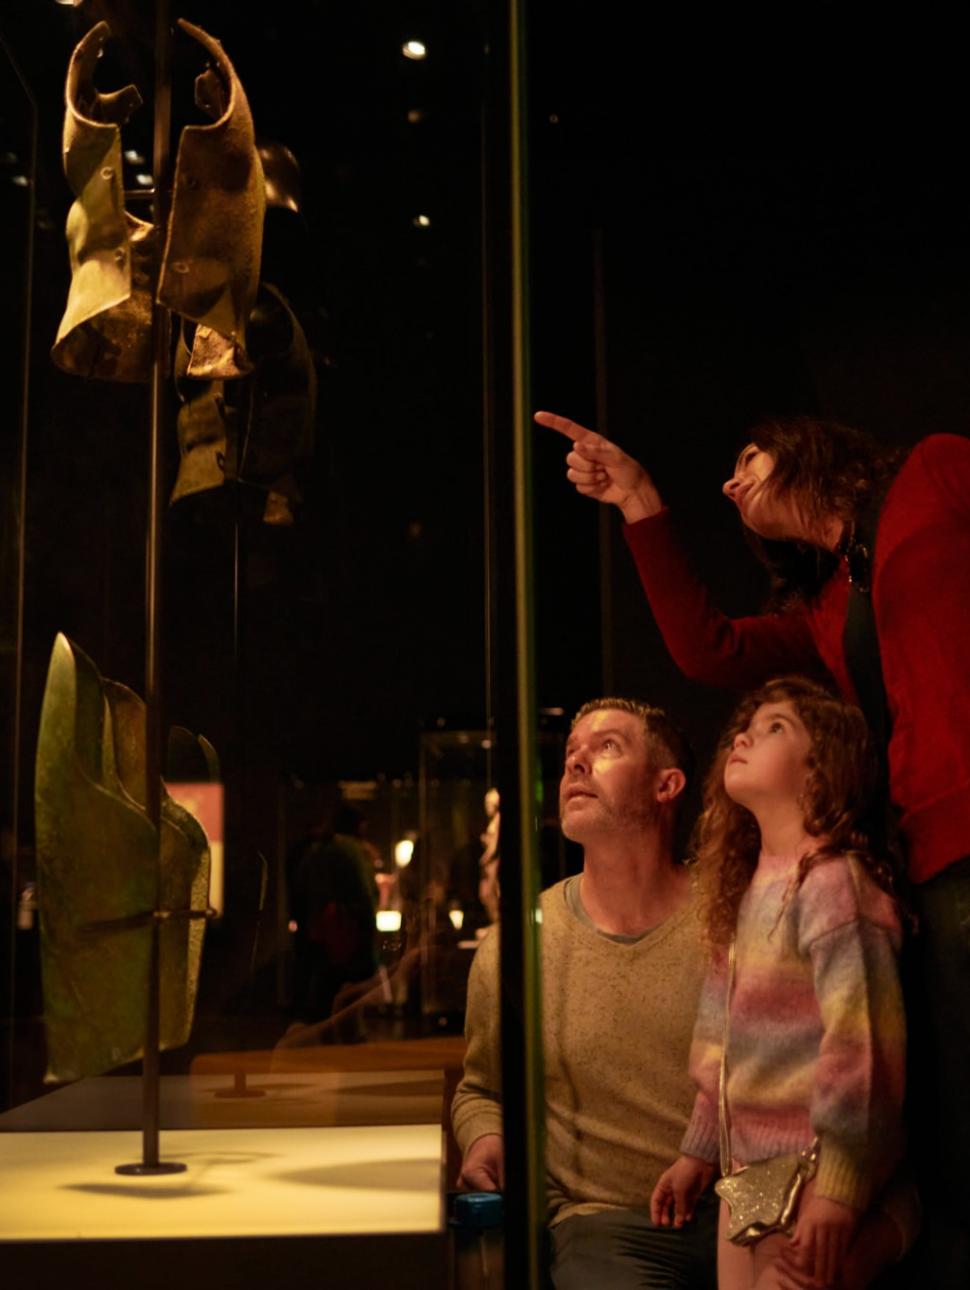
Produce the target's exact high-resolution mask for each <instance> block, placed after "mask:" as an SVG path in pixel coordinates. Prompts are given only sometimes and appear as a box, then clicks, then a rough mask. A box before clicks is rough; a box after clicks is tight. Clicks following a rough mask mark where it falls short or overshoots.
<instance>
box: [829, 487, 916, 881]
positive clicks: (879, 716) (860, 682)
mask: <svg viewBox="0 0 970 1290" xmlns="http://www.w3.org/2000/svg"><path fill="white" fill-rule="evenodd" d="M891 484H892V479H889V480H887V481H886V482H885V483H884V484H883V485H882V486H881V487H880V488H878V489H877V490H876V491H875V492H874V493H873V495H872V496H871V497H870V499H869V502H868V503H867V505H866V506H865V508H864V509H863V510H862V512H861V513H860V514H859V515H858V516H857V518H856V520H855V523H854V525H853V528H852V530H851V533H850V536H849V540H848V542H847V543H846V547H845V558H846V563H847V564H848V566H849V600H848V605H847V608H846V615H845V628H844V630H843V633H842V651H843V656H844V658H845V663H846V667H847V669H848V672H849V675H850V677H851V678H852V684H853V686H854V688H855V692H856V697H857V698H858V700H859V707H860V708H861V709H862V711H863V713H864V715H865V718H866V723H867V724H868V726H869V730H870V732H871V734H872V737H873V745H874V747H875V750H876V757H877V760H878V763H879V778H878V783H877V786H876V794H875V798H874V801H873V806H872V809H871V810H870V811H869V812H868V818H867V819H866V821H865V825H866V831H867V832H868V834H869V837H870V840H871V842H872V845H873V848H874V850H876V851H877V852H879V851H881V852H883V853H885V855H887V856H888V857H889V859H890V860H891V862H892V867H893V871H894V876H895V878H896V882H897V890H902V889H903V888H904V887H905V885H906V883H905V878H906V857H905V853H904V849H903V841H902V836H901V834H900V831H899V812H898V811H897V809H896V807H895V806H894V805H893V803H892V799H891V797H890V795H889V737H890V735H891V734H892V717H891V716H890V712H889V700H888V698H887V696H886V682H885V678H884V675H883V670H882V652H881V650H880V647H879V632H878V629H877V627H876V614H875V609H874V607H873V603H872V570H873V566H874V562H875V549H876V533H877V530H878V527H879V517H880V515H881V513H882V507H883V503H884V502H885V500H886V494H887V492H888V491H889V488H890V486H891Z"/></svg>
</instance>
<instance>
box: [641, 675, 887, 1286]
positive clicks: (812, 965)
mask: <svg viewBox="0 0 970 1290" xmlns="http://www.w3.org/2000/svg"><path fill="white" fill-rule="evenodd" d="M872 782H873V769H872V761H871V756H870V753H869V745H868V740H867V734H866V727H865V722H864V719H863V717H862V714H861V713H860V712H859V711H858V710H857V709H855V708H851V707H848V706H847V705H845V704H843V703H841V702H839V701H838V700H836V699H834V698H832V697H831V696H830V695H829V694H828V692H827V691H825V690H824V689H822V688H821V687H820V686H818V685H815V684H814V683H812V682H810V681H805V680H802V679H800V678H790V679H789V678H786V679H783V680H779V681H774V682H770V683H769V684H768V685H766V686H764V687H763V688H762V689H761V690H759V691H757V692H756V693H755V694H753V695H751V696H750V697H749V698H748V699H747V700H745V702H744V703H742V705H741V707H740V708H739V709H738V711H737V713H736V714H735V717H734V719H733V721H732V722H731V723H730V725H729V727H728V729H727V732H726V734H725V735H724V737H723V739H722V741H721V744H720V747H719V751H718V755H717V757H716V759H715V762H714V765H713V767H712V769H711V772H710V775H709V776H708V780H707V786H706V792H705V809H704V813H703V815H702V816H701V820H700V823H699V825H698V839H699V847H698V862H699V865H700V869H701V874H702V877H703V881H704V882H705V885H706V893H707V934H708V937H709V940H710V943H711V948H712V954H713V957H712V966H711V970H710V973H709V975H708V980H707V983H706V985H705V989H704V992H703V994H702V1000H701V1006H700V1011H699V1014H698V1019H697V1025H696V1029H695V1032H694V1043H693V1048H692V1052H691V1074H692V1075H693V1077H694V1079H695V1081H696V1083H697V1085H698V1092H697V1097H696V1101H695V1105H694V1111H693V1115H692V1117H691V1120H690V1123H689V1125H688V1127H687V1132H686V1134H685V1135H684V1139H683V1142H682V1144H681V1151H682V1153H683V1154H682V1155H681V1157H680V1159H679V1160H678V1161H677V1162H676V1163H675V1164H674V1165H673V1166H672V1167H671V1168H670V1169H668V1170H667V1171H666V1173H665V1174H664V1175H663V1176H662V1177H661V1179H660V1182H659V1183H658V1184H657V1187H656V1189H655V1191H654V1194H653V1197H652V1199H651V1212H652V1215H653V1219H654V1222H658V1223H669V1222H670V1221H671V1217H672V1216H673V1218H674V1222H675V1224H676V1225H678V1226H679V1220H682V1218H683V1217H685V1216H687V1217H689V1212H690V1210H691V1209H692V1208H693V1198H694V1197H695V1196H696V1195H697V1194H698V1192H699V1191H701V1190H703V1187H704V1186H705V1185H706V1183H707V1181H708V1180H709V1178H710V1176H711V1165H712V1164H713V1163H714V1162H715V1161H717V1160H718V1157H719V1141H720V1139H719V1127H720V1126H719V1085H720V1078H721V1064H722V1063H721V1050H722V1047H723V1046H724V1037H725V1033H727V1051H726V1062H725V1069H726V1081H725V1092H726V1099H725V1107H726V1120H727V1125H728V1128H729V1141H730V1152H731V1161H730V1165H731V1170H732V1172H734V1171H737V1170H738V1169H740V1168H741V1167H742V1166H744V1165H748V1164H752V1163H754V1162H756V1161H760V1160H767V1159H771V1158H772V1157H776V1156H781V1155H786V1154H788V1153H792V1152H800V1151H803V1150H805V1149H806V1148H810V1147H811V1145H812V1143H813V1141H814V1140H816V1139H817V1142H818V1157H817V1172H816V1174H815V1177H814V1180H813V1181H812V1182H811V1183H809V1185H808V1187H807V1188H806V1190H805V1192H804V1193H803V1196H802V1199H801V1202H800V1207H799V1210H798V1213H797V1216H796V1221H795V1228H794V1232H793V1234H792V1236H791V1237H790V1238H788V1237H786V1236H783V1235H778V1234H775V1235H770V1236H766V1237H764V1238H763V1239H762V1240H760V1241H758V1242H757V1243H756V1244H755V1245H753V1246H744V1245H734V1244H732V1243H731V1242H730V1241H729V1240H728V1238H727V1235H726V1223H727V1217H728V1213H727V1206H726V1202H725V1201H724V1200H722V1201H721V1225H720V1231H719V1235H718V1285H719V1287H720V1290H741V1288H742V1287H744V1288H745V1290H747V1288H748V1287H751V1286H753V1285H755V1284H756V1283H757V1284H759V1286H765V1285H783V1284H812V1285H815V1286H819V1287H821V1286H833V1285H835V1284H837V1283H838V1282H839V1280H840V1277H841V1276H842V1273H843V1270H844V1268H845V1263H846V1255H847V1252H848V1250H849V1247H850V1244H851V1242H852V1239H853V1236H854V1234H855V1232H856V1229H857V1227H858V1225H859V1222H860V1219H861V1218H862V1216H863V1215H864V1214H865V1212H866V1210H867V1209H868V1208H869V1206H870V1202H871V1200H872V1198H873V1195H874V1194H875V1193H878V1191H879V1190H880V1188H881V1187H882V1186H883V1185H884V1184H885V1182H886V1181H887V1179H888V1178H889V1175H890V1174H891V1173H892V1171H893V1168H894V1166H895V1165H896V1163H897V1161H898V1159H899V1156H900V1153H901V1136H902V1135H901V1108H902V1099H903V1085H904V1058H905V1025H904V1017H903V1004H902V997H901V992H900V986H899V979H898V974H897V954H898V951H899V944H900V925H899V918H898V915H897V909H896V903H895V901H894V899H893V897H892V895H891V893H890V888H891V882H890V877H889V873H888V870H887V869H886V868H885V867H884V866H883V865H881V864H880V863H879V862H878V861H877V860H875V859H874V858H873V856H871V855H870V854H869V852H868V850H867V843H866V838H865V835H864V834H863V833H862V831H861V830H860V827H859V824H858V821H859V820H860V818H861V816H862V813H863V811H864V810H865V808H866V806H867V802H868V798H869V795H870V790H871V785H872ZM732 941H733V943H734V968H733V971H729V969H728V959H729V947H730V945H731V943H732ZM732 978H733V980H732ZM729 983H730V989H729ZM725 1010H727V1011H725ZM725 1016H727V1018H728V1022H727V1030H725ZM786 1263H787V1265H788V1268H789V1271H788V1272H784V1271H779V1269H783V1268H784V1266H785V1264H786ZM793 1265H794V1267H795V1268H796V1269H797V1272H798V1274H799V1275H800V1277H801V1278H805V1280H801V1279H794V1280H789V1279H788V1278H792V1277H795V1273H794V1272H792V1271H791V1270H790V1269H791V1268H792V1266H793ZM763 1273H764V1278H763V1279H762V1280H759V1278H761V1277H762V1274H763Z"/></svg>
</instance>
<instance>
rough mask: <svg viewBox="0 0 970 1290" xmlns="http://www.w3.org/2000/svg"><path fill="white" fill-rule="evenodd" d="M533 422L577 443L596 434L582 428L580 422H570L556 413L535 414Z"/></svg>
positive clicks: (567, 418) (584, 427)
mask: <svg viewBox="0 0 970 1290" xmlns="http://www.w3.org/2000/svg"><path fill="white" fill-rule="evenodd" d="M532 419H533V421H536V422H537V423H538V424H539V425H541V426H545V427H546V428H547V429H548V430H555V431H557V432H558V433H559V434H564V435H565V436H566V438H567V439H572V440H573V442H574V443H575V442H576V440H578V439H585V438H586V436H587V435H590V434H594V433H595V432H594V431H593V430H589V429H587V427H586V426H581V425H580V424H579V422H578V421H570V419H569V417H561V416H558V415H557V414H556V413H555V412H536V413H534V414H533V418H532Z"/></svg>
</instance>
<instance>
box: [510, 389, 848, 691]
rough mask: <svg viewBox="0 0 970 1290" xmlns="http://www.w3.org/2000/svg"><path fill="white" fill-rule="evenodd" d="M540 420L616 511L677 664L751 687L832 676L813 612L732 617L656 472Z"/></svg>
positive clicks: (573, 474)
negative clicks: (809, 615)
mask: <svg viewBox="0 0 970 1290" xmlns="http://www.w3.org/2000/svg"><path fill="white" fill-rule="evenodd" d="M535 419H536V421H537V423H538V424H539V425H541V426H546V427H547V428H548V429H550V430H555V431H556V432H557V433H558V434H561V435H564V436H565V437H566V438H567V439H569V440H571V442H572V448H571V449H570V451H569V453H568V455H567V457H566V466H567V471H566V477H567V478H568V479H569V480H570V482H571V483H572V484H573V485H574V487H575V489H576V491H577V492H578V493H580V494H582V496H584V497H592V498H595V499H596V500H597V501H600V502H607V503H611V504H612V505H614V506H616V507H617V508H618V509H619V510H620V512H621V513H622V515H623V518H624V520H625V521H626V525H627V527H626V529H625V530H624V535H625V537H626V541H627V544H628V545H629V547H630V550H631V551H632V553H633V558H634V560H635V561H636V565H637V571H638V573H639V575H640V582H641V584H642V586H643V589H644V591H645V592H646V596H647V599H648V601H649V602H650V607H651V609H652V610H653V614H654V617H655V619H656V620H657V626H658V627H659V628H660V631H661V633H662V634H663V637H664V641H665V642H666V645H667V648H668V650H669V651H670V654H671V657H672V658H673V660H674V662H675V663H676V664H677V666H678V667H679V668H680V670H681V671H682V672H683V673H684V675H685V676H688V677H690V678H691V680H694V681H704V682H706V683H707V684H709V685H724V686H734V687H748V686H754V685H760V684H761V683H762V682H763V681H765V680H767V679H768V677H770V676H773V675H778V674H780V673H783V672H805V673H808V674H809V675H815V676H822V677H827V675H828V674H827V672H826V669H825V667H824V665H823V664H822V662H821V660H820V658H819V656H818V651H817V650H816V648H815V643H814V641H813V639H812V634H811V630H810V628H809V625H808V623H807V621H806V618H805V615H804V614H802V613H800V612H798V611H794V612H792V613H786V614H761V615H755V616H753V617H748V618H729V617H727V615H726V614H724V613H722V612H721V610H720V609H719V608H718V607H717V606H716V605H715V604H714V602H713V600H712V599H711V596H710V594H709V592H708V590H707V588H706V587H705V586H704V585H703V584H702V583H701V582H700V581H699V580H698V578H697V577H696V575H695V574H694V572H693V570H692V569H691V567H690V563H689V561H688V560H687V557H686V554H685V553H684V550H683V547H682V546H681V544H680V542H679V540H678V538H677V535H676V532H675V530H674V526H673V524H672V522H671V516H670V512H669V511H667V510H666V508H665V507H664V504H663V501H662V499H661V497H660V493H659V492H658V491H657V488H656V485H655V484H654V482H653V480H652V479H651V478H650V475H649V474H648V472H647V471H646V470H645V469H644V467H643V466H641V465H640V463H639V462H637V461H634V459H633V458H632V457H631V456H629V455H628V454H627V453H625V452H624V451H623V449H622V448H619V447H617V445H616V444H615V443H612V442H611V441H610V440H609V439H606V438H604V437H603V435H600V434H597V433H596V432H595V431H593V430H588V429H587V428H586V427H585V426H581V425H579V424H578V423H577V422H575V421H570V420H569V418H568V417H561V416H557V415H556V414H555V413H553V412H537V413H536V414H535Z"/></svg>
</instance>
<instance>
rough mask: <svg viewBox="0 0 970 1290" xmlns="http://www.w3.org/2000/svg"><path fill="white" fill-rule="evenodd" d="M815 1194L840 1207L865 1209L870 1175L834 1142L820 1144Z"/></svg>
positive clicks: (867, 1204) (868, 1196)
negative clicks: (836, 1203)
mask: <svg viewBox="0 0 970 1290" xmlns="http://www.w3.org/2000/svg"><path fill="white" fill-rule="evenodd" d="M815 1191H816V1194H817V1195H819V1196H825V1197H826V1198H827V1199H828V1200H834V1201H838V1203H839V1204H840V1205H848V1206H849V1207H850V1208H852V1209H859V1210H865V1209H868V1208H869V1202H870V1200H871V1199H872V1175H871V1173H870V1172H869V1171H868V1170H866V1169H863V1168H862V1167H861V1166H860V1164H859V1161H858V1159H857V1158H855V1157H853V1156H850V1155H848V1154H846V1152H844V1151H842V1150H841V1148H839V1147H838V1146H836V1144H835V1143H834V1142H825V1141H823V1142H822V1144H821V1147H820V1149H819V1159H818V1172H817V1174H816V1175H815Z"/></svg>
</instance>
